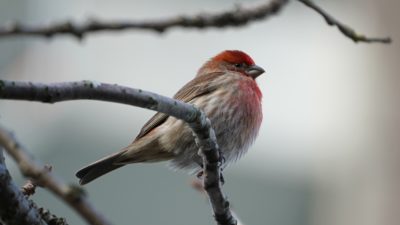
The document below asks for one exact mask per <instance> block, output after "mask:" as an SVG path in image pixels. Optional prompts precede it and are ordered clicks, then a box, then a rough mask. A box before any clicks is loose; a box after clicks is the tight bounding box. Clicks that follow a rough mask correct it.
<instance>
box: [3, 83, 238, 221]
mask: <svg viewBox="0 0 400 225" xmlns="http://www.w3.org/2000/svg"><path fill="white" fill-rule="evenodd" d="M0 98H2V99H14V100H30V101H40V102H46V103H56V102H61V101H67V100H78V99H92V100H101V101H109V102H116V103H122V104H128V105H132V106H138V107H142V108H147V109H151V110H155V111H158V112H162V113H165V114H168V115H170V116H173V117H176V118H178V119H181V120H183V121H185V122H186V123H188V125H189V126H190V127H191V128H192V130H193V132H194V134H195V136H196V143H197V144H198V146H199V149H200V153H201V155H202V157H203V165H204V175H203V176H204V187H205V189H206V191H207V193H208V195H209V199H210V202H211V205H212V208H213V212H214V216H215V219H216V221H217V223H218V224H219V225H235V224H236V223H237V222H236V219H235V218H234V217H233V215H232V213H231V211H230V208H229V202H228V201H227V199H226V197H225V196H224V194H223V193H222V189H221V183H220V177H221V172H220V167H219V164H220V161H219V160H220V157H219V148H218V145H217V140H216V137H215V133H214V130H213V129H212V127H211V123H210V120H209V119H208V118H207V117H206V116H205V114H204V113H203V112H202V111H200V110H199V109H197V108H196V107H194V106H193V105H190V104H187V103H184V102H181V101H178V100H176V99H171V98H168V97H164V96H161V95H158V94H155V93H151V92H147V91H143V90H140V89H134V88H128V87H123V86H119V85H112V84H106V83H99V82H95V81H79V82H64V83H53V84H43V83H32V82H20V81H4V80H0Z"/></svg>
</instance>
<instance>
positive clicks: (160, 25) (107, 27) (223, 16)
mask: <svg viewBox="0 0 400 225" xmlns="http://www.w3.org/2000/svg"><path fill="white" fill-rule="evenodd" d="M298 1H299V2H302V3H304V4H305V5H306V6H308V7H310V8H312V9H313V10H315V11H316V12H318V13H319V14H321V15H322V16H323V17H324V19H325V20H326V22H327V23H328V24H329V25H331V26H336V27H338V29H339V30H340V31H341V32H342V33H343V34H344V35H345V36H346V37H348V38H350V39H352V40H353V41H354V42H366V43H372V42H381V43H385V44H388V43H391V41H392V40H391V39H390V38H389V37H385V38H370V37H367V36H365V35H362V34H358V33H357V32H355V31H354V30H353V29H352V28H350V27H349V26H347V25H345V24H343V23H341V22H339V21H338V20H336V19H335V18H333V17H332V16H330V15H329V14H328V13H327V12H325V11H324V10H323V9H322V8H321V7H319V6H317V5H316V4H315V3H314V2H313V1H311V0H298ZM288 2H289V1H288V0H271V1H267V2H264V3H259V4H258V5H256V6H252V7H241V6H236V7H235V8H234V9H231V10H228V11H225V12H220V13H201V14H197V15H192V16H188V15H181V16H175V17H171V18H164V19H153V20H147V21H146V20H143V21H114V22H110V21H101V20H97V19H92V20H89V21H88V22H86V23H84V24H74V23H73V22H71V21H66V22H60V23H54V24H50V25H48V26H27V25H22V24H19V23H16V22H14V23H9V24H7V25H5V26H3V27H0V37H10V36H41V37H46V38H51V37H53V36H56V35H70V36H73V37H75V38H77V39H79V40H80V39H82V38H84V37H85V35H87V34H89V33H95V32H100V31H113V32H116V31H123V30H150V31H155V32H158V33H163V32H165V31H167V30H169V29H170V28H173V27H181V28H197V29H205V28H211V27H214V28H223V27H239V26H244V25H246V24H248V23H249V22H254V21H258V20H264V19H267V18H268V17H270V16H273V15H276V14H278V13H279V12H280V11H281V9H282V8H283V6H285V5H286V4H287V3H288Z"/></svg>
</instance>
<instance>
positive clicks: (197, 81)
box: [135, 72, 224, 141]
mask: <svg viewBox="0 0 400 225" xmlns="http://www.w3.org/2000/svg"><path fill="white" fill-rule="evenodd" d="M223 74H224V73H223V72H213V73H209V74H204V75H201V76H196V77H195V78H194V79H193V80H191V81H190V82H189V83H187V84H186V85H185V86H183V87H182V88H181V89H180V90H179V91H178V92H177V93H176V94H175V95H174V99H177V100H180V101H183V102H189V101H191V100H192V99H194V98H197V97H199V96H202V95H205V94H208V93H210V92H212V91H214V90H215V89H216V87H215V86H212V85H210V83H211V82H210V81H211V80H213V79H215V78H217V77H219V76H221V75H223ZM168 117H169V116H168V115H167V114H164V113H156V114H155V115H154V116H153V117H152V118H151V119H150V120H149V121H147V123H146V124H145V125H144V126H143V127H142V129H141V130H140V132H139V134H138V136H137V137H136V138H135V141H136V140H138V139H140V138H142V137H143V136H145V135H146V134H148V133H149V132H150V131H152V130H153V129H154V128H156V127H158V126H159V125H161V124H162V123H163V122H165V121H166V120H167V118H168Z"/></svg>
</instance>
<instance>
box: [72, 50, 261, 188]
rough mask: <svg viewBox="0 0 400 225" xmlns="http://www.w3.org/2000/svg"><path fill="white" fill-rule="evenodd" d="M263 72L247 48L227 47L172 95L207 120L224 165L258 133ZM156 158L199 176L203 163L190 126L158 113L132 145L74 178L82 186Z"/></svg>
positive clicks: (146, 124)
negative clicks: (113, 172)
mask: <svg viewBox="0 0 400 225" xmlns="http://www.w3.org/2000/svg"><path fill="white" fill-rule="evenodd" d="M264 72H265V71H264V69H263V68H262V67H260V66H257V65H256V64H255V62H254V60H253V59H252V58H251V57H250V56H249V55H248V54H246V53H245V52H243V51H240V50H225V51H222V52H221V53H219V54H217V55H216V56H214V57H212V58H211V59H209V60H208V61H207V62H205V63H204V64H203V66H202V67H201V68H200V69H199V70H198V72H197V74H196V76H195V77H194V78H193V79H192V80H191V81H189V82H188V83H187V84H186V85H184V86H183V87H182V88H181V89H180V90H179V91H178V92H177V93H176V94H175V95H174V97H173V98H174V99H177V100H180V101H183V102H186V103H189V104H192V105H194V106H196V107H198V108H199V109H200V110H202V111H203V112H204V113H205V114H206V115H207V117H208V118H209V119H210V121H211V126H212V128H213V129H214V131H215V135H216V138H217V143H218V146H219V148H220V153H221V154H222V156H223V159H224V160H223V165H222V168H225V167H226V165H228V164H229V163H230V162H234V161H236V160H237V159H239V158H240V157H241V156H242V155H243V154H244V153H246V152H247V150H248V149H249V147H250V145H251V144H252V143H253V142H254V141H255V139H256V137H257V135H258V132H259V129H260V125H261V122H262V107H261V100H262V93H261V90H260V88H259V86H258V84H257V82H256V78H257V77H258V76H260V75H261V74H263V73H264ZM160 161H170V165H171V167H172V168H174V169H183V170H187V171H189V172H190V173H199V174H200V173H201V171H202V166H203V165H202V162H203V161H202V158H201V157H200V156H199V155H198V148H197V146H196V143H195V138H194V137H193V134H192V131H191V129H190V127H189V126H188V125H187V124H186V123H185V122H184V121H182V120H179V119H177V118H175V117H172V116H169V115H167V114H164V113H160V112H158V113H156V114H155V115H154V116H153V117H151V119H150V120H148V122H147V123H145V124H144V126H143V127H142V129H141V130H140V132H139V134H138V135H137V137H136V138H135V139H134V141H133V142H132V143H131V144H129V145H128V146H127V147H125V148H123V149H122V150H120V151H118V152H116V153H114V154H111V155H108V156H106V157H104V158H102V159H100V160H97V161H95V162H93V163H91V164H89V165H88V166H86V167H84V168H82V169H80V170H79V171H78V172H77V173H76V176H77V177H78V178H79V179H80V180H79V183H80V184H81V185H84V184H87V183H89V182H91V181H93V180H94V179H96V178H98V177H100V176H102V175H104V174H106V173H108V172H110V171H113V170H115V169H118V168H120V167H122V166H125V165H127V164H131V163H150V162H160Z"/></svg>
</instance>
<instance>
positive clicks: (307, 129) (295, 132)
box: [0, 0, 400, 225]
mask: <svg viewBox="0 0 400 225" xmlns="http://www.w3.org/2000/svg"><path fill="white" fill-rule="evenodd" d="M235 3H239V1H228V0H224V1H211V0H205V1H184V0H169V1H160V0H146V1H144V0H135V1H128V0H118V1H104V0H97V1H95V0H91V1H89V0H86V1H78V0H74V1H58V0H47V1H45V0H35V1H22V0H14V1H6V0H1V1H0V24H5V23H7V22H8V21H19V22H21V23H23V24H31V25H40V24H43V25H45V24H48V23H51V22H57V21H64V20H73V21H74V22H76V23H81V22H84V21H86V20H87V19H89V18H101V19H103V20H114V19H115V20H119V19H126V20H140V19H151V18H163V17H167V16H173V15H177V14H192V13H198V12H203V11H208V12H217V11H220V10H224V9H230V8H232V6H233V5H234V4H235ZM240 3H243V4H254V3H256V1H244V0H243V1H240ZM317 3H318V4H320V5H321V6H322V7H323V8H324V9H325V10H327V11H328V12H330V13H331V14H332V15H334V16H335V17H336V18H338V19H339V20H340V21H343V22H344V23H346V24H349V25H351V26H352V27H353V28H355V29H356V30H357V31H359V32H360V33H363V34H367V35H370V36H386V35H390V36H391V37H392V39H393V40H394V43H392V44H391V45H382V44H355V43H353V42H352V41H351V40H350V39H348V38H346V37H344V36H343V35H342V34H341V33H339V32H338V31H337V29H336V28H335V29H334V28H331V27H328V26H327V25H326V23H325V21H324V20H323V19H322V18H321V17H320V16H319V15H317V14H316V13H315V12H314V11H312V10H310V9H309V8H307V7H305V6H303V5H302V4H301V3H298V2H296V1H294V2H292V3H291V4H288V6H287V8H285V9H284V10H283V11H282V13H281V14H280V15H278V16H275V17H272V18H271V19H269V20H267V21H261V22H256V23H252V24H251V25H249V26H246V27H242V28H228V29H222V30H220V29H207V30H193V29H185V30H184V29H178V28H176V29H172V30H171V31H169V32H167V33H165V34H162V35H159V34H156V33H153V32H147V31H143V32H141V31H127V32H118V33H108V32H107V33H98V34H94V35H89V36H87V37H86V38H85V39H84V40H83V41H82V42H78V41H77V40H75V39H74V38H72V37H65V36H63V37H57V38H53V39H48V40H47V39H43V38H4V39H1V40H0V77H1V79H10V80H30V81H40V82H56V81H73V80H83V79H88V80H97V81H102V82H109V83H118V84H121V85H126V86H131V87H137V88H142V89H145V90H149V91H153V92H157V93H159V94H163V95H167V96H172V95H173V94H174V93H175V92H176V91H177V90H178V89H179V88H180V87H181V86H183V85H184V84H185V83H186V82H187V81H189V80H190V79H191V78H192V77H193V76H194V75H195V73H196V71H197V69H198V68H199V67H200V66H201V65H202V63H204V62H205V61H206V60H207V59H208V58H210V57H212V56H213V55H215V54H217V53H219V52H220V51H222V50H225V49H240V50H243V51H246V52H247V53H249V54H250V55H251V56H252V57H253V58H254V59H255V61H256V63H257V64H258V65H260V66H262V67H264V68H265V69H266V71H267V72H266V73H265V75H263V76H261V77H259V78H258V83H259V85H260V87H261V90H262V91H263V94H264V99H263V111H264V121H263V125H262V127H261V131H260V134H259V137H258V139H257V141H256V143H255V144H254V146H253V147H252V148H251V149H250V151H249V153H248V154H247V155H246V156H245V157H243V159H241V160H240V161H239V162H238V163H236V164H234V165H232V166H230V167H229V168H228V169H227V170H226V172H225V178H226V184H225V186H224V190H225V192H226V194H227V195H228V196H229V200H230V201H231V202H232V206H233V209H234V210H235V211H236V212H237V214H238V215H239V217H240V218H241V219H242V220H243V222H244V223H245V224H248V225H250V224H252V225H264V224H273V225H303V224H304V225H337V224H340V225H350V224H351V225H354V224H363V225H395V224H396V225H397V224H399V223H400V176H399V171H400V151H399V150H400V149H399V146H400V114H399V109H400V101H399V96H400V74H399V71H400V61H399V58H400V46H399V40H400V26H399V21H400V14H399V13H398V10H399V9H400V1H398V0H382V1H376V0H375V1H374V0H351V1H344V0H320V1H317ZM152 114H153V112H151V111H149V110H145V109H140V108H135V107H131V106H125V105H120V104H114V103H106V102H95V101H73V102H65V103H58V104H55V105H46V104H41V103H31V102H21V101H20V102H19V101H4V100H2V101H1V102H0V123H1V124H2V125H5V126H6V127H8V128H10V129H12V130H13V131H15V133H16V135H17V137H18V138H19V140H20V141H21V142H22V143H24V144H25V146H26V147H27V148H28V149H30V150H31V151H32V154H33V155H34V156H35V157H36V159H39V160H40V161H42V162H43V163H48V164H51V165H52V166H53V171H54V172H55V173H56V174H57V175H59V176H60V177H62V178H63V179H65V180H66V181H67V182H69V183H77V179H76V178H75V177H74V173H75V172H76V170H77V169H79V168H81V167H82V166H84V165H86V164H87V163H90V162H92V161H94V160H97V159H98V158H100V157H102V156H104V155H107V154H109V153H111V152H114V151H117V150H119V149H120V148H122V147H124V146H126V145H127V144H129V143H130V142H131V141H132V140H133V138H134V137H135V136H136V134H137V133H138V131H139V129H140V128H141V126H142V125H143V124H144V122H145V121H146V120H148V119H149V118H150V117H151V115H152ZM6 158H7V156H6ZM7 163H8V166H9V168H10V170H11V172H12V175H13V176H14V177H15V178H16V182H17V183H18V184H19V185H22V184H23V183H24V179H22V178H21V176H20V173H19V171H18V169H17V168H16V167H15V165H14V163H13V162H12V161H11V160H8V161H7ZM191 179H192V178H191V177H190V176H189V175H187V174H185V173H183V172H173V171H171V170H169V169H167V167H166V165H165V164H163V163H158V164H141V165H132V166H127V167H124V168H123V169H120V170H117V171H115V172H113V173H110V174H108V175H107V176H104V177H103V178H101V179H99V180H96V181H95V182H93V183H90V184H89V185H87V186H85V189H86V190H87V192H88V194H89V197H90V199H91V201H92V202H93V203H94V204H95V205H96V207H97V208H98V209H99V210H100V211H101V212H104V214H105V216H106V217H108V218H109V219H110V220H111V221H113V222H114V224H141V225H146V224H149V225H150V224H164V225H168V224H171V225H180V224H193V225H196V224H214V221H213V219H212V217H211V209H210V207H209V206H208V204H207V201H206V199H205V198H204V196H202V195H200V194H199V193H197V192H196V191H195V190H193V189H192V188H191V187H190V182H191ZM34 199H35V200H36V201H37V203H38V204H39V205H40V206H43V207H45V208H49V209H50V210H51V212H52V213H54V214H56V215H58V216H62V217H65V218H66V219H67V221H68V222H69V224H84V222H83V221H82V220H81V218H79V217H78V216H77V215H76V214H75V213H74V212H73V211H72V210H71V209H69V208H68V207H66V206H65V205H64V204H62V203H60V201H58V199H56V198H55V197H54V196H52V195H51V194H49V193H48V192H46V191H44V190H42V189H39V190H38V191H37V193H36V194H35V195H34Z"/></svg>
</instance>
